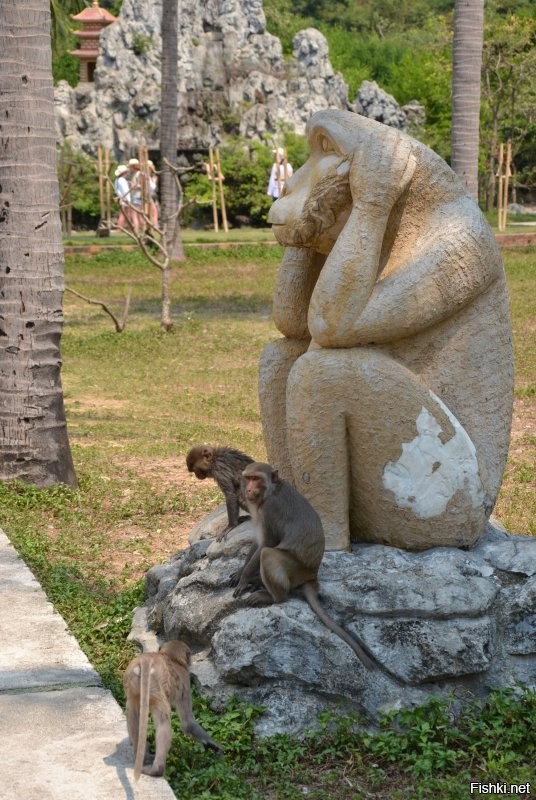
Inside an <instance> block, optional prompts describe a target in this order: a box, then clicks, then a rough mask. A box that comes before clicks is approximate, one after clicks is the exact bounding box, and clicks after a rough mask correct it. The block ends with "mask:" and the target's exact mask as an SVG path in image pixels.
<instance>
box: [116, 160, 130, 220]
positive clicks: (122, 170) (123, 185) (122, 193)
mask: <svg viewBox="0 0 536 800" xmlns="http://www.w3.org/2000/svg"><path fill="white" fill-rule="evenodd" d="M127 174H128V167H126V166H125V165H124V164H119V166H118V167H117V169H116V171H115V172H114V175H115V181H114V191H115V195H116V197H117V200H118V203H119V217H118V219H117V227H118V228H127V229H130V225H129V219H130V217H129V209H128V206H129V202H128V201H129V197H128V196H129V192H130V186H129V183H128V180H127Z"/></svg>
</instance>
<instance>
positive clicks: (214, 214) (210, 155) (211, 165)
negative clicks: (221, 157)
mask: <svg viewBox="0 0 536 800" xmlns="http://www.w3.org/2000/svg"><path fill="white" fill-rule="evenodd" d="M208 165H209V172H208V178H209V181H210V182H211V184H212V217H213V220H214V230H215V231H216V232H217V231H218V230H219V226H218V206H217V201H216V179H215V176H214V153H213V150H212V147H209V148H208Z"/></svg>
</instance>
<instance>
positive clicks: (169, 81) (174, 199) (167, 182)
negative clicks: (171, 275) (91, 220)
mask: <svg viewBox="0 0 536 800" xmlns="http://www.w3.org/2000/svg"><path fill="white" fill-rule="evenodd" d="M178 16H179V15H178V8H177V0H163V2H162V92H161V105H160V155H161V157H162V176H161V182H160V200H161V206H162V210H161V221H162V225H163V226H164V228H165V237H166V247H167V252H168V253H169V254H170V256H171V260H172V261H184V260H185V257H184V249H183V246H182V239H181V232H180V226H179V220H178V214H177V211H178V204H179V194H178V188H177V183H176V179H175V175H176V173H175V172H174V171H173V169H172V168H170V167H169V166H168V164H172V165H174V166H175V165H176V163H177V142H178V131H177V120H178V104H177V38H178V25H179V21H178ZM166 162H168V163H166Z"/></svg>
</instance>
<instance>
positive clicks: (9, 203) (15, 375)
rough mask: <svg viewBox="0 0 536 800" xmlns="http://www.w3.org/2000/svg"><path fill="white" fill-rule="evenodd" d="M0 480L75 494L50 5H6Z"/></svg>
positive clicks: (0, 41) (26, 0) (0, 172)
mask: <svg viewBox="0 0 536 800" xmlns="http://www.w3.org/2000/svg"><path fill="white" fill-rule="evenodd" d="M1 10H2V26H1V27H0V84H1V86H2V92H1V93H0V120H1V132H0V145H1V146H0V271H1V272H0V479H2V480H7V479H15V478H18V479H20V480H24V481H26V482H28V483H33V484H36V485H37V486H48V485H50V484H53V483H58V482H62V483H66V484H68V485H70V486H74V485H76V476H75V473H74V467H73V462H72V458H71V452H70V449H69V442H68V438H67V429H66V424H65V413H64V407H63V393H62V387H61V378H60V366H61V360H60V349H59V345H60V337H61V331H62V326H63V312H62V295H63V247H62V240H61V226H60V216H59V207H58V197H59V193H58V180H57V174H56V149H55V136H54V96H53V89H52V72H51V53H50V4H49V0H1Z"/></svg>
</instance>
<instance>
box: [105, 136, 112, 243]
mask: <svg viewBox="0 0 536 800" xmlns="http://www.w3.org/2000/svg"><path fill="white" fill-rule="evenodd" d="M109 174H110V154H109V152H108V148H105V149H104V175H105V176H106V177H105V178H104V181H105V184H104V185H105V204H106V227H107V228H108V230H110V229H111V227H112V198H111V194H110V189H111V184H110V181H109V180H108V177H109Z"/></svg>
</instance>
